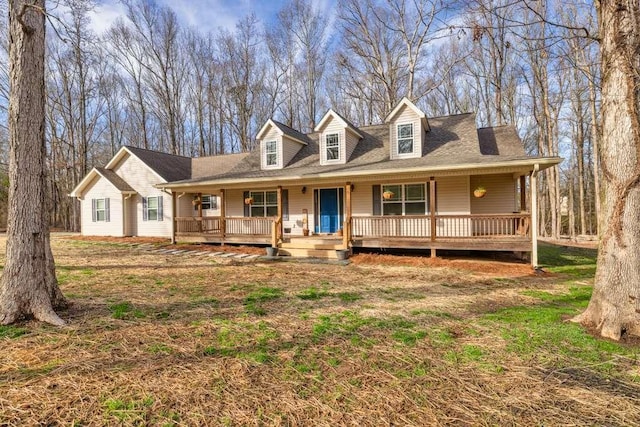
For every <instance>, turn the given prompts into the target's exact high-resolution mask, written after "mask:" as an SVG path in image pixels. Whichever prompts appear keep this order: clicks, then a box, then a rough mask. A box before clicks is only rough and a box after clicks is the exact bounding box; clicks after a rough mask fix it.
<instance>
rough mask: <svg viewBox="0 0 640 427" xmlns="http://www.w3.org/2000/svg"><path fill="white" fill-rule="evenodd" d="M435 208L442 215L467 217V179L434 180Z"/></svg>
mask: <svg viewBox="0 0 640 427" xmlns="http://www.w3.org/2000/svg"><path fill="white" fill-rule="evenodd" d="M436 197H437V201H436V206H437V209H438V213H439V214H442V215H455V214H462V215H467V214H469V212H470V209H471V206H470V204H469V177H468V176H447V177H441V178H436Z"/></svg>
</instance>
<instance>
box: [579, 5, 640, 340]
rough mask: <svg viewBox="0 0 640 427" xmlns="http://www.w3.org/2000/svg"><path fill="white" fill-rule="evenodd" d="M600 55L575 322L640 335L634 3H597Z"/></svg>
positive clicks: (639, 110) (639, 31)
mask: <svg viewBox="0 0 640 427" xmlns="http://www.w3.org/2000/svg"><path fill="white" fill-rule="evenodd" d="M597 6H598V14H599V28H600V35H601V46H600V50H601V54H602V139H601V148H602V150H601V167H602V189H603V198H602V218H601V221H600V224H599V225H600V227H601V228H600V247H599V252H598V264H597V269H596V277H595V284H594V289H593V295H592V297H591V301H590V302H589V306H588V307H587V309H586V311H585V312H584V313H582V314H581V315H579V316H577V317H575V318H574V321H577V322H580V323H582V324H584V325H588V326H592V327H595V328H596V329H597V330H598V332H599V333H600V334H601V335H602V336H603V337H606V338H611V339H614V340H618V339H620V337H621V336H622V335H623V334H625V333H626V334H628V335H633V336H640V282H639V281H638V277H640V221H638V217H639V216H640V91H638V87H640V73H639V71H640V57H639V56H638V53H637V52H638V49H639V48H640V20H639V19H638V18H639V17H640V4H638V1H637V0H620V1H609V0H607V1H604V0H602V1H600V2H598V3H597Z"/></svg>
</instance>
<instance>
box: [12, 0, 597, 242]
mask: <svg viewBox="0 0 640 427" xmlns="http://www.w3.org/2000/svg"><path fill="white" fill-rule="evenodd" d="M311 3H312V2H311V1H310V0H292V1H291V2H290V3H288V4H287V5H286V6H284V7H283V8H282V10H280V11H279V12H278V14H277V17H276V18H275V20H269V21H268V22H265V21H262V20H260V19H259V17H257V16H255V15H250V16H246V17H244V18H242V19H240V20H239V21H238V22H237V24H236V26H235V30H233V31H229V30H225V29H220V30H216V31H212V32H208V31H204V30H202V29H199V28H193V27H188V26H186V25H184V24H183V23H182V22H181V21H180V20H179V19H178V16H177V14H176V13H175V12H174V11H173V10H172V9H171V8H170V7H165V6H160V5H158V4H156V3H154V2H150V1H131V0H127V1H125V2H124V5H125V8H126V16H123V17H122V18H121V19H118V20H116V21H115V22H114V24H113V25H112V26H111V27H110V28H109V29H107V30H106V31H105V32H103V33H101V34H96V33H95V32H94V31H93V30H92V25H91V20H90V17H91V16H92V14H93V11H94V10H95V7H96V5H95V3H94V2H92V1H88V0H60V2H58V3H57V4H56V5H55V7H54V8H53V9H52V6H51V5H50V6H49V7H50V9H49V14H50V15H49V30H48V31H49V32H48V51H47V67H48V68H47V76H48V79H47V129H46V133H47V145H48V153H49V175H48V183H49V184H48V185H49V186H50V191H49V194H50V195H51V224H52V226H54V227H57V228H60V229H65V230H78V229H79V203H78V202H77V201H76V200H74V199H72V198H69V197H67V194H68V193H69V192H70V191H71V189H72V188H73V187H75V185H76V184H77V183H78V182H79V181H80V180H81V179H82V177H83V176H84V175H85V174H86V173H87V172H88V171H89V170H91V168H92V167H93V166H102V165H104V164H105V163H106V162H107V161H108V160H109V158H110V157H111V156H112V155H113V154H114V153H115V152H116V151H117V150H118V149H119V147H120V146H122V145H132V146H136V147H141V148H148V149H154V150H160V151H165V152H169V153H174V154H181V155H186V156H207V155H215V154H222V153H231V152H238V151H246V150H251V149H252V148H253V147H254V145H255V136H256V134H257V132H258V130H259V129H260V127H261V126H262V125H263V124H264V122H265V121H266V120H267V119H268V118H271V117H273V118H275V119H278V120H280V121H282V122H283V123H285V124H287V125H289V126H291V127H293V128H295V129H298V130H300V131H302V132H309V131H310V130H311V129H313V127H314V126H315V124H316V122H317V121H318V120H319V119H320V118H321V117H322V115H323V114H324V113H325V112H326V110H327V109H328V108H330V107H331V108H334V109H335V110H336V111H338V112H339V113H340V114H342V115H344V116H345V117H347V118H348V119H350V120H351V121H352V122H354V124H356V125H357V126H362V125H369V124H376V123H381V122H382V121H383V120H384V117H385V116H386V115H387V113H388V112H389V111H390V110H391V109H392V108H393V106H394V105H395V104H396V103H397V102H398V101H399V100H400V99H401V98H402V97H403V96H407V97H408V98H410V99H411V100H413V101H414V102H415V103H416V104H417V105H418V107H420V108H421V109H422V110H424V111H425V113H426V114H427V116H428V117H435V116H441V115H449V114H458V113H465V112H476V113H477V125H478V126H479V127H484V126H500V125H505V124H512V125H515V126H516V128H517V129H518V132H519V134H520V136H521V138H522V140H523V143H524V144H525V149H526V151H527V152H528V153H530V154H532V155H541V156H556V155H560V156H562V157H564V158H565V161H564V162H563V164H562V165H561V166H560V167H559V168H552V169H549V170H548V171H546V172H545V173H544V174H542V175H541V177H542V178H541V179H540V180H539V181H540V184H539V185H540V188H539V191H538V193H539V195H540V201H539V209H540V213H539V217H540V230H541V234H542V235H543V236H551V237H558V236H560V235H561V234H562V235H569V236H572V237H575V236H576V235H586V234H596V233H597V218H596V217H597V212H598V211H599V199H598V197H597V195H598V194H600V191H599V179H598V178H599V176H600V172H599V168H598V162H597V156H596V153H597V147H598V141H599V138H600V128H599V125H598V124H599V121H600V119H599V114H600V85H599V81H600V76H599V75H598V72H599V65H600V64H599V62H600V57H599V51H598V45H597V43H596V41H595V40H594V39H593V38H592V37H590V35H593V34H596V10H595V7H594V5H593V4H592V2H577V1H576V2H575V3H574V2H562V1H557V2H556V1H546V0H540V1H517V2H511V1H508V0H465V1H461V2H457V3H454V2H450V1H446V2H442V1H431V0H429V1H424V0H416V1H413V0H380V1H376V0H339V1H338V3H337V6H336V8H335V10H334V13H333V14H331V15H329V16H328V15H327V14H325V13H323V12H322V11H320V10H317V9H315V8H314V7H313V5H312V4H311ZM194 7H196V6H194ZM198 7H200V6H198ZM0 11H1V12H2V15H3V17H4V19H5V20H6V12H5V11H6V1H5V2H4V4H3V3H2V2H0ZM551 22H553V24H551ZM577 23H579V25H578V24H577ZM0 26H1V28H0V31H2V32H3V33H5V34H6V31H7V29H6V22H5V21H3V22H1V23H0ZM2 40H3V44H2V49H1V51H0V114H1V115H3V116H5V117H6V113H7V105H8V81H9V80H8V54H7V45H6V37H5V38H3V39H2ZM5 122H6V121H3V122H2V125H1V126H0V228H2V227H3V226H4V223H5V222H6V188H7V179H6V163H7V161H8V159H7V129H6V125H5Z"/></svg>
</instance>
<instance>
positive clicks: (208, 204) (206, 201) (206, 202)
mask: <svg viewBox="0 0 640 427" xmlns="http://www.w3.org/2000/svg"><path fill="white" fill-rule="evenodd" d="M202 209H203V210H204V209H218V197H217V196H211V195H209V194H203V195H202Z"/></svg>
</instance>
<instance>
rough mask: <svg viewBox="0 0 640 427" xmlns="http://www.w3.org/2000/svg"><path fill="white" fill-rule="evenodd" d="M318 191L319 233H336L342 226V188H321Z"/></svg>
mask: <svg viewBox="0 0 640 427" xmlns="http://www.w3.org/2000/svg"><path fill="white" fill-rule="evenodd" d="M316 191H317V199H316V200H317V206H318V216H319V218H318V219H319V221H318V222H317V224H318V223H319V227H318V230H317V232H319V233H335V232H336V231H338V230H339V229H340V228H341V225H340V223H341V218H342V195H343V190H342V188H321V189H320V190H316Z"/></svg>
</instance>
